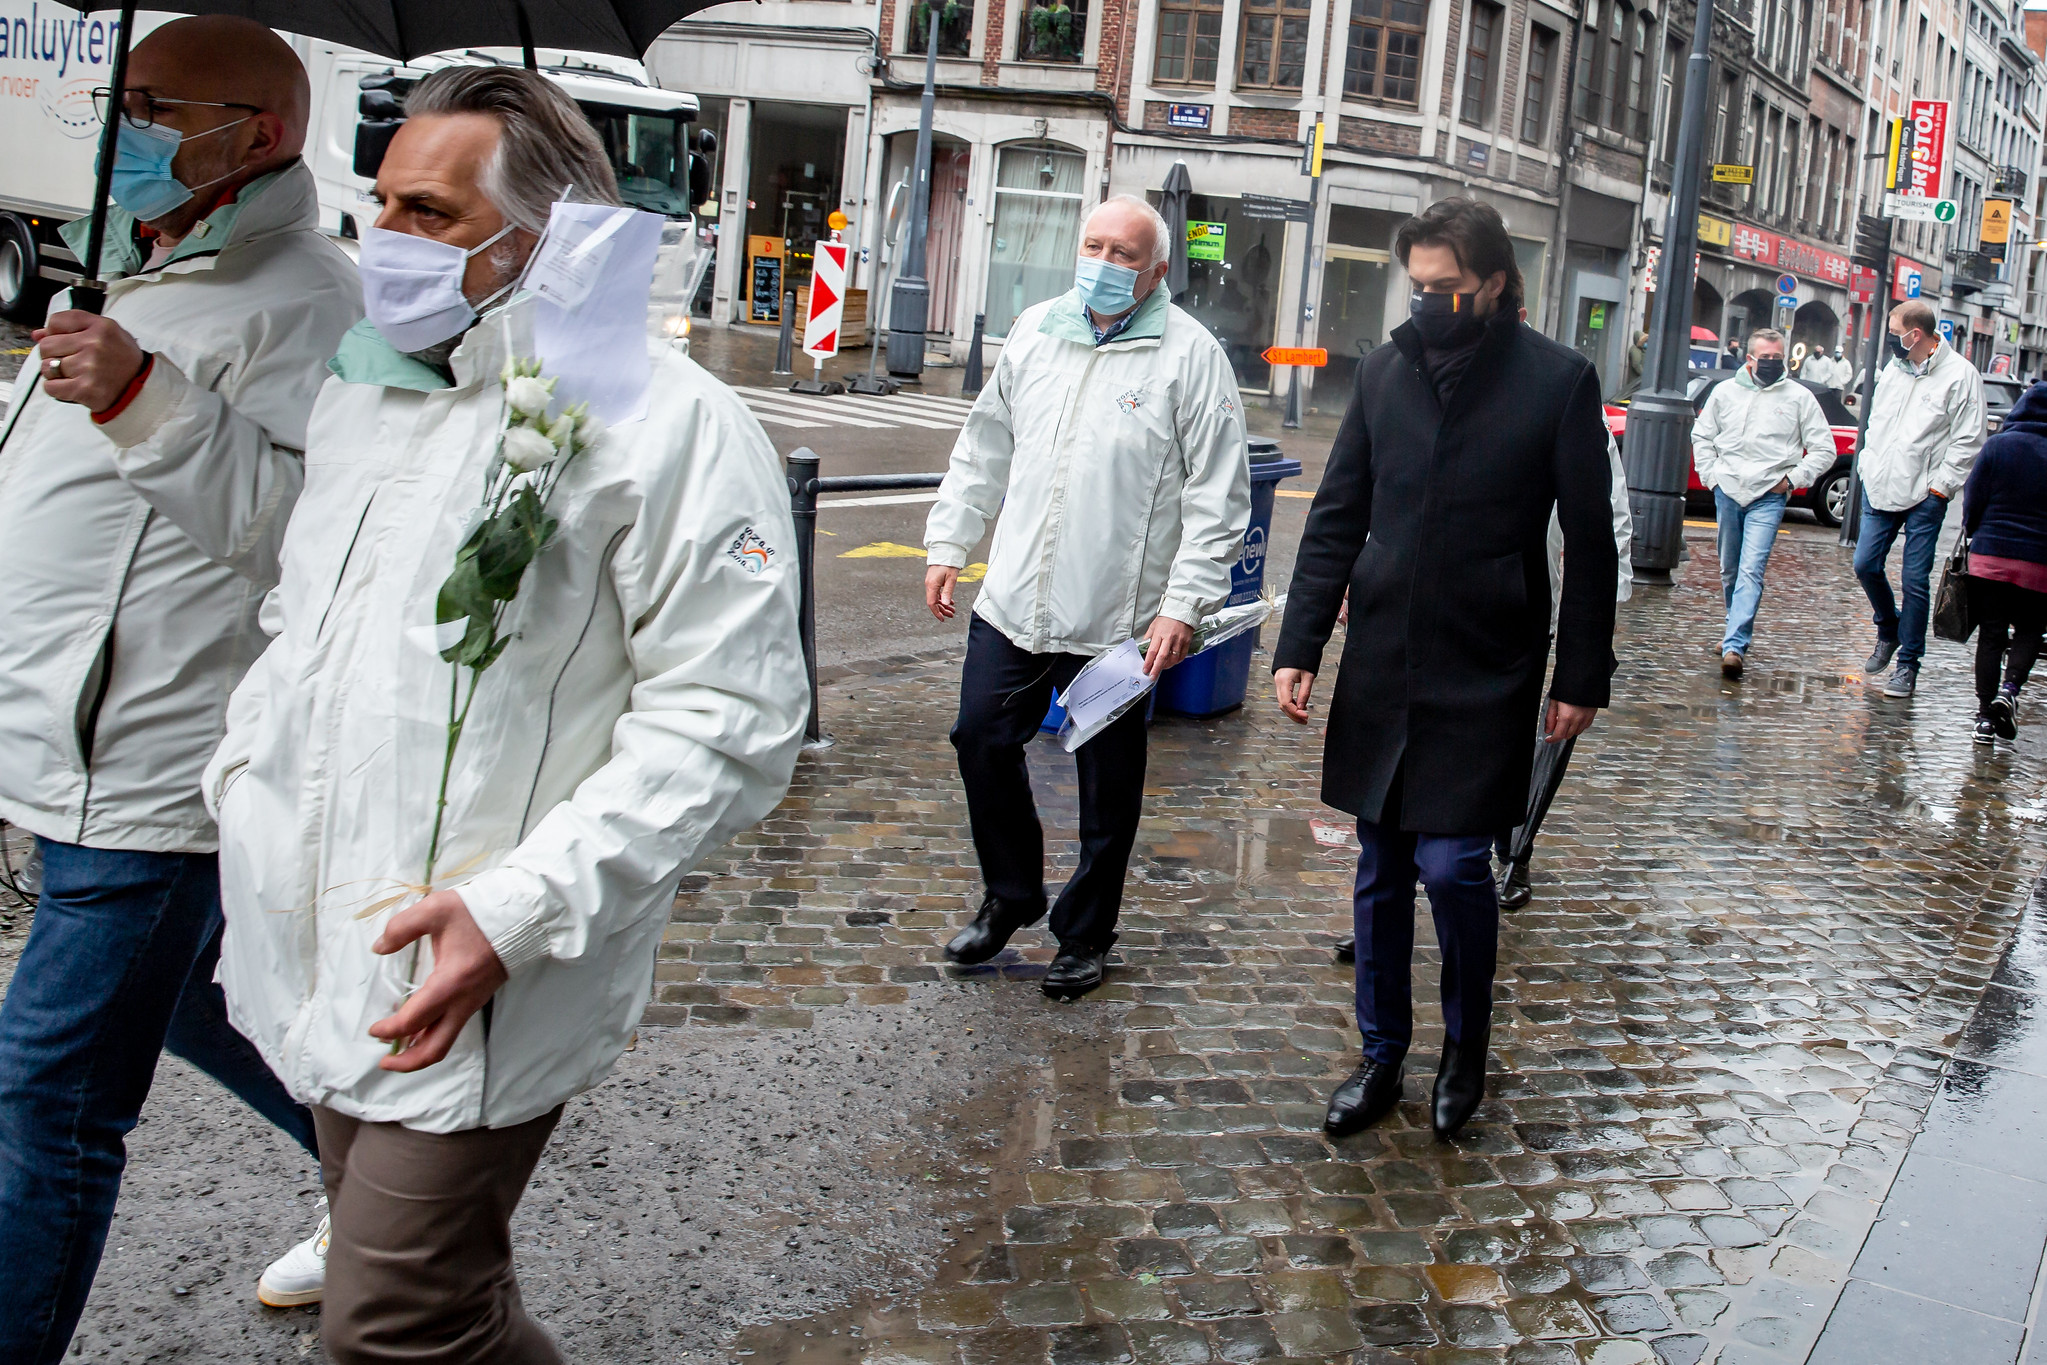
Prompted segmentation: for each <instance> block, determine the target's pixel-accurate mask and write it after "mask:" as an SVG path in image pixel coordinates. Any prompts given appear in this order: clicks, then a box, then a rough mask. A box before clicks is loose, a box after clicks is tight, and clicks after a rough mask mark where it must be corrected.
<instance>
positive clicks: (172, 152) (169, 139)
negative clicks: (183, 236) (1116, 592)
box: [112, 118, 249, 223]
mask: <svg viewBox="0 0 2047 1365" xmlns="http://www.w3.org/2000/svg"><path fill="white" fill-rule="evenodd" d="M248 121H249V120H248V119H246V118H238V119H236V120H235V121H234V123H223V124H221V125H220V127H218V128H208V129H207V130H206V131H205V132H203V133H194V134H193V135H192V136H193V137H194V138H195V139H196V138H202V137H211V136H213V134H215V133H224V132H226V131H227V130H228V129H230V128H232V127H234V126H235V125H236V124H240V123H247V122H248ZM184 142H185V135H184V134H183V133H181V132H179V131H178V130H177V129H175V128H166V127H164V126H163V125H162V124H161V123H152V124H151V125H150V126H149V127H147V128H137V127H136V126H135V125H134V124H132V123H130V122H128V121H127V120H126V119H122V120H121V126H120V128H118V129H117V130H116V131H115V134H114V174H113V179H112V193H113V196H114V202H115V203H116V204H119V205H120V206H121V207H122V208H124V209H126V210H128V212H130V213H132V214H134V215H135V216H136V217H137V218H140V219H141V220H142V221H143V222H145V223H153V222H155V221H156V220H157V219H159V218H162V217H163V216H164V215H166V214H168V213H171V212H173V211H175V210H176V209H178V208H180V207H182V206H183V205H184V204H186V203H189V202H190V201H191V198H192V191H193V190H203V189H205V188H206V186H207V185H218V184H219V183H220V182H221V181H223V180H225V179H227V178H228V176H230V175H234V174H235V173H236V171H238V170H239V169H240V168H239V167H237V168H236V170H235V171H229V172H228V173H227V175H216V176H215V177H213V179H211V180H208V181H207V182H205V184H202V185H186V184H185V183H184V182H183V181H181V180H179V179H178V178H177V177H176V176H175V175H172V174H171V161H172V160H173V159H174V158H175V157H176V156H177V154H178V148H179V147H181V146H183V145H184Z"/></svg>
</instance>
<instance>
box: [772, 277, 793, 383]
mask: <svg viewBox="0 0 2047 1365" xmlns="http://www.w3.org/2000/svg"><path fill="white" fill-rule="evenodd" d="M795 363H796V295H795V293H794V291H791V292H790V293H787V294H784V295H782V336H781V339H780V340H779V341H777V342H776V343H775V368H774V371H773V372H774V373H775V374H794V373H796V369H795Z"/></svg>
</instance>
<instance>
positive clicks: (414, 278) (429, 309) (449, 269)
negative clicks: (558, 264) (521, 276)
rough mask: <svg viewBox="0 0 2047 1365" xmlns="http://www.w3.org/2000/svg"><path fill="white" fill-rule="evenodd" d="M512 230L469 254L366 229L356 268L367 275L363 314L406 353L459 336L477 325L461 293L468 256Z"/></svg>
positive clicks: (429, 241) (409, 236)
mask: <svg viewBox="0 0 2047 1365" xmlns="http://www.w3.org/2000/svg"><path fill="white" fill-rule="evenodd" d="M511 230H512V225H511V224H510V223H507V224H505V226H504V227H503V228H502V229H500V230H499V231H498V232H497V233H495V234H493V235H492V236H491V237H490V238H489V239H488V240H486V241H484V242H481V243H479V244H478V245H476V246H473V247H470V248H469V249H468V250H466V251H465V250H463V249H462V248H461V247H459V246H455V245H453V244H451V243H448V242H437V241H435V240H434V239H433V238H431V237H415V236H413V235H412V234H411V233H409V232H392V231H391V230H389V229H388V228H377V227H373V228H367V229H365V230H364V232H363V237H362V254H361V258H360V260H359V261H358V262H357V264H358V266H359V268H360V269H361V272H362V298H363V311H364V312H365V313H367V314H368V315H369V319H370V323H371V325H372V326H374V327H375V328H376V329H377V331H378V332H380V333H382V334H383V337H384V340H386V341H388V342H390V343H391V344H392V345H393V346H395V347H397V348H398V349H399V350H401V351H424V350H426V349H427V348H428V347H430V346H433V345H435V344H436V343H438V342H442V341H446V340H447V339H448V338H449V337H452V336H459V335H460V334H461V333H462V332H463V331H465V330H466V329H467V328H468V327H469V325H470V324H471V323H473V322H475V321H476V306H472V305H471V304H470V302H469V300H468V298H467V297H465V296H464V295H463V293H462V276H463V274H464V273H465V272H466V271H467V270H468V268H469V258H470V257H472V256H474V255H476V254H477V253H479V252H481V251H484V250H486V249H488V248H489V247H491V246H492V245H494V244H495V243H496V242H497V240H498V239H499V238H500V237H503V236H504V235H505V234H506V233H508V232H510V231H511ZM516 283H518V282H517V281H516V280H514V281H513V284H516ZM511 288H512V284H508V285H506V286H505V287H504V288H503V289H500V290H498V291H497V293H495V294H492V295H491V296H490V298H487V299H485V300H484V301H483V303H482V305H480V306H483V307H488V306H489V305H490V304H491V303H492V302H494V301H495V300H496V299H498V298H499V297H500V296H502V295H504V294H505V293H507V292H509V291H510V290H511Z"/></svg>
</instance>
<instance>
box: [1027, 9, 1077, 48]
mask: <svg viewBox="0 0 2047 1365" xmlns="http://www.w3.org/2000/svg"><path fill="white" fill-rule="evenodd" d="M1031 35H1032V37H1033V38H1035V39H1036V44H1035V45H1036V47H1037V48H1038V49H1039V50H1040V52H1042V53H1044V54H1045V55H1047V56H1053V55H1060V54H1063V53H1065V52H1066V51H1067V50H1068V49H1069V48H1070V47H1071V45H1072V42H1073V10H1072V8H1071V7H1070V6H1067V5H1060V4H1052V5H1038V6H1035V7H1034V8H1033V9H1032V10H1031Z"/></svg>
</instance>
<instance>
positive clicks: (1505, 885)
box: [1500, 861, 1535, 910]
mask: <svg viewBox="0 0 2047 1365" xmlns="http://www.w3.org/2000/svg"><path fill="white" fill-rule="evenodd" d="M1534 896H1535V889H1534V888H1533V887H1531V886H1530V885H1529V884H1528V864H1527V863H1522V862H1513V861H1509V862H1508V864H1507V870H1506V871H1505V872H1503V873H1501V874H1500V908H1501V909H1502V910H1519V909H1520V908H1521V907H1522V906H1524V905H1526V904H1528V902H1529V901H1530V900H1532V899H1533V898H1534Z"/></svg>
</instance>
